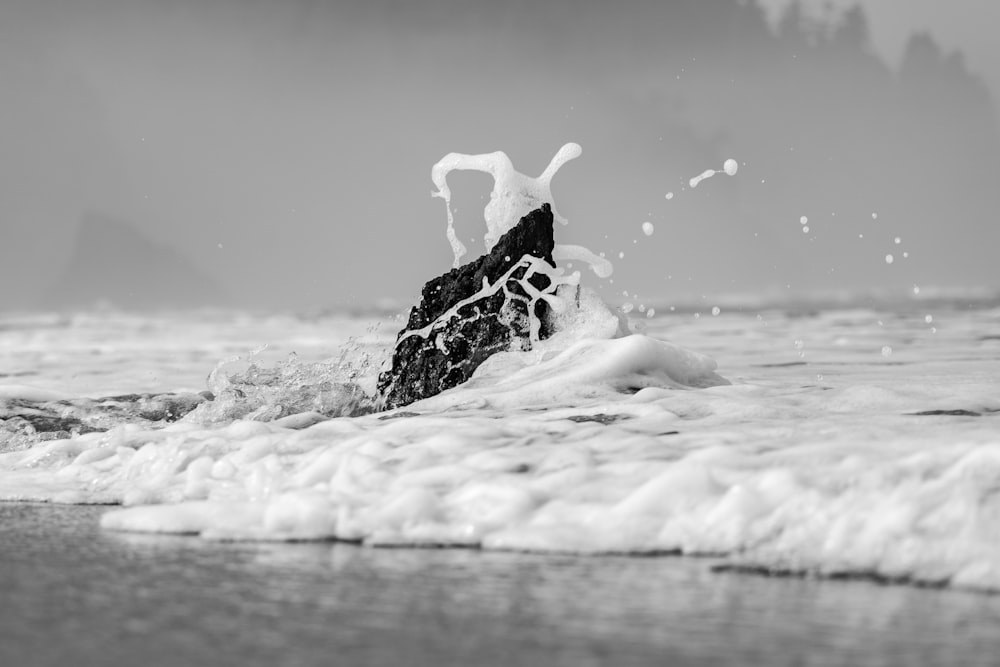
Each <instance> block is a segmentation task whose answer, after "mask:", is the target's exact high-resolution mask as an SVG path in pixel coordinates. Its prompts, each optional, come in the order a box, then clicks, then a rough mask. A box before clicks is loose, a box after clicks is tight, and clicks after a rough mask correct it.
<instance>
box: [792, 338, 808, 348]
mask: <svg viewBox="0 0 1000 667" xmlns="http://www.w3.org/2000/svg"><path fill="white" fill-rule="evenodd" d="M805 346H806V342H805V341H804V340H802V339H801V338H798V339H796V340H795V349H796V350H801V349H802V348H804V347H805Z"/></svg>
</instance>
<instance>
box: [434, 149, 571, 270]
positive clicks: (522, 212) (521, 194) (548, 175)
mask: <svg viewBox="0 0 1000 667" xmlns="http://www.w3.org/2000/svg"><path fill="white" fill-rule="evenodd" d="M582 152H583V149H582V148H581V147H580V144H576V143H568V144H565V145H564V146H563V147H562V148H560V149H559V151H558V152H557V153H556V154H555V156H554V157H553V158H552V161H551V162H549V166H548V167H546V168H545V171H543V172H542V173H541V174H540V175H539V176H538V177H535V178H533V177H531V176H527V175H525V174H522V173H521V172H519V171H517V170H516V169H514V164H513V163H512V162H511V161H510V158H509V157H507V154H506V153H504V152H503V151H496V152H494V153H483V154H480V155H468V154H465V153H448V154H447V155H445V156H444V157H443V158H441V159H440V160H438V162H437V164H435V165H434V166H433V167H432V168H431V180H432V181H433V182H434V185H435V186H437V191H436V192H432V193H431V195H432V196H434V197H440V198H441V199H444V202H445V207H446V208H447V211H448V231H447V235H448V241H449V243H451V248H452V252H454V254H455V263H454V266H455V267H456V268H457V267H458V266H459V265H460V264H461V261H462V256H464V255H465V254H466V253H467V252H468V251H467V249H466V247H465V246H464V245H463V244H462V242H461V241H459V240H458V237H457V236H456V234H455V220H454V216H453V215H452V210H451V190H450V189H449V188H448V180H447V179H448V174H449V173H451V172H452V171H455V170H473V171H481V172H484V173H486V174H489V175H490V176H492V177H493V191H492V192H490V202H489V203H488V204H487V205H486V209H485V210H484V211H483V214H484V217H485V219H486V235H485V236H484V237H483V240H484V241H485V243H486V251H487V252H489V251H490V250H491V249H492V248H493V246H495V245H496V243H497V241H499V240H500V237H501V236H503V235H504V233H505V232H507V231H509V230H510V229H512V228H513V227H514V226H515V225H516V224H517V223H518V222H519V221H520V220H521V218H523V217H524V216H526V215H527V214H528V213H531V212H532V211H534V210H535V209H537V208H538V207H539V206H541V205H542V204H545V203H548V204H550V205H552V217H553V218H555V220H556V222H558V223H559V224H562V225H565V224H567V223H568V222H569V221H568V220H567V219H566V218H564V217H563V216H561V215H559V213H558V212H557V211H556V208H555V205H554V204H553V200H552V189H551V182H552V177H553V176H555V174H556V172H557V171H559V168H560V167H562V166H563V165H564V164H566V163H567V162H569V161H570V160H573V159H575V158H578V157H580V154H581V153H582Z"/></svg>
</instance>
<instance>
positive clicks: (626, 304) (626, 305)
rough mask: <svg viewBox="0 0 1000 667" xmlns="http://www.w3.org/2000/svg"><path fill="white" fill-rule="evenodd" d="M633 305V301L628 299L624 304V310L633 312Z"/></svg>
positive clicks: (624, 311)
mask: <svg viewBox="0 0 1000 667" xmlns="http://www.w3.org/2000/svg"><path fill="white" fill-rule="evenodd" d="M633 307H634V306H633V305H632V304H631V302H628V301H626V302H625V303H623V304H622V312H623V313H631V312H632V308H633Z"/></svg>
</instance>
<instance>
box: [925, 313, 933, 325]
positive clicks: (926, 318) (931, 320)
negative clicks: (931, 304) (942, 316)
mask: <svg viewBox="0 0 1000 667" xmlns="http://www.w3.org/2000/svg"><path fill="white" fill-rule="evenodd" d="M933 321H934V316H933V315H924V322H926V323H927V324H930V323H931V322H933Z"/></svg>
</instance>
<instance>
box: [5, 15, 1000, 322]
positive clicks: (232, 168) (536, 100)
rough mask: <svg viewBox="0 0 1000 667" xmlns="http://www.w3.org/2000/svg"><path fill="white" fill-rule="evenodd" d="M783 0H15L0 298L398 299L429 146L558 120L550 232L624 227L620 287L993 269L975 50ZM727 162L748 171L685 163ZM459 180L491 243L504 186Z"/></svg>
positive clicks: (986, 146)
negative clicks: (648, 227) (895, 41)
mask: <svg viewBox="0 0 1000 667" xmlns="http://www.w3.org/2000/svg"><path fill="white" fill-rule="evenodd" d="M771 4H773V3H771ZM960 4H961V3H954V6H955V9H954V11H955V12H960V11H962V10H961V9H960ZM903 7H905V5H903ZM900 11H905V9H901V10H900ZM781 12H782V13H781V14H780V15H777V16H774V15H773V14H769V13H768V12H765V10H764V9H763V8H762V7H760V6H759V5H758V4H755V3H754V2H736V1H731V0H701V1H699V2H676V3H660V2H625V3H616V4H611V3H599V2H590V3H582V2H573V1H571V0H556V1H551V2H530V1H528V0H522V1H520V2H506V3H490V2H479V3H468V2H466V3H462V2H458V1H457V0H455V1H452V0H434V1H431V2H420V3H416V2H404V1H403V0H374V1H372V0H369V1H367V2H322V1H319V0H294V1H290V2H283V3H267V2H262V1H257V2H237V1H236V0H231V1H230V0H219V1H214V2H199V1H196V0H189V1H179V2H178V1H169V2H168V1H165V0H164V1H154V0H136V1H133V2H111V1H88V2H69V1H67V2H61V3H60V2H51V1H48V0H43V1H41V2H21V1H14V2H6V3H4V4H3V6H2V9H0V91H2V92H0V94H2V96H3V104H2V105H0V283H2V284H3V285H4V289H3V290H0V309H9V308H34V307H40V308H44V307H54V306H59V307H66V306H89V305H92V304H93V303H94V302H95V301H97V300H99V299H101V298H106V299H109V300H111V301H112V302H118V301H121V298H120V296H119V295H120V294H124V293H125V292H127V293H128V294H129V295H131V296H130V297H129V299H130V300H129V301H128V303H119V305H126V306H129V307H137V306H142V305H148V306H150V307H157V306H159V305H196V304H199V303H217V304H220V305H236V306H242V307H256V308H282V309H294V310H302V309H316V308H325V307H331V306H344V305H351V306H364V305H367V304H371V303H374V302H376V301H377V300H379V299H382V298H391V299H395V300H398V301H399V302H401V303H403V302H406V301H408V300H411V299H413V298H415V296H416V295H417V294H418V293H419V289H420V286H421V285H422V284H423V282H424V281H425V280H426V279H428V278H430V277H432V276H434V275H437V274H439V273H441V272H443V271H445V270H447V269H448V268H449V267H450V265H451V251H450V247H449V245H448V242H447V240H446V239H445V234H444V230H445V211H444V206H443V203H442V202H441V200H440V199H434V198H432V197H431V196H430V192H431V189H432V184H431V181H430V168H431V165H432V164H434V162H436V161H437V160H438V159H439V158H440V157H442V156H443V155H444V154H446V153H448V152H451V151H460V152H467V153H474V152H487V151H494V150H503V151H505V152H507V153H508V154H509V155H510V157H511V159H512V160H513V162H514V164H515V166H516V167H517V168H518V169H520V170H521V171H524V172H526V173H538V172H540V171H541V170H542V169H543V168H544V167H545V165H546V164H547V163H548V161H549V159H550V158H551V156H552V155H553V154H554V153H555V151H556V150H557V149H558V148H559V147H560V146H561V145H562V144H563V143H565V142H567V141H576V142H578V143H580V144H581V145H582V146H583V149H584V151H583V156H582V157H581V158H580V159H579V160H576V161H574V162H571V163H569V164H567V165H566V166H565V167H564V168H563V169H562V170H561V171H560V173H559V174H558V176H557V177H556V179H555V181H554V183H553V191H554V195H555V197H556V199H557V202H558V207H559V210H560V212H561V213H562V214H564V215H565V216H566V217H567V218H569V220H570V225H569V226H568V227H564V228H558V229H557V230H556V233H557V242H566V243H579V244H583V245H586V246H588V247H590V248H591V249H593V250H594V251H597V252H606V253H607V254H608V256H609V257H611V258H617V257H618V254H619V253H620V252H621V253H624V258H623V259H621V260H617V261H616V270H615V274H614V276H613V279H614V282H613V284H612V283H607V282H601V281H598V280H596V278H594V277H593V276H591V277H590V280H591V284H592V285H594V286H599V287H600V289H601V290H602V293H603V294H604V295H606V296H607V298H609V300H614V299H616V298H618V299H621V298H623V297H622V292H623V291H626V292H628V293H629V294H630V296H632V295H634V297H635V300H637V301H642V300H647V301H650V302H654V301H655V302H662V301H664V300H670V299H676V300H678V301H693V300H696V299H699V298H701V296H702V295H706V298H710V297H711V296H712V295H718V294H724V293H734V292H737V293H748V294H773V295H776V296H778V297H781V296H788V295H794V294H806V293H814V292H816V291H850V292H870V291H884V292H888V293H893V294H896V293H898V294H911V293H912V291H913V287H914V286H918V287H924V288H930V287H934V286H945V287H947V286H958V287H982V288H1000V271H998V270H997V268H996V261H997V260H996V258H995V253H996V251H995V249H996V248H997V247H998V246H1000V226H998V225H997V215H996V211H997V210H998V205H1000V189H998V188H997V187H996V180H997V179H996V175H995V173H994V169H995V167H994V166H993V163H994V161H995V156H996V155H997V154H998V151H1000V135H998V123H997V114H996V108H995V106H994V105H993V101H992V97H991V95H990V92H989V91H988V89H987V87H986V84H985V83H984V79H983V78H980V76H981V75H982V76H986V74H983V73H982V72H973V71H970V69H969V66H967V65H966V63H965V60H964V59H963V56H962V54H961V53H958V52H955V51H951V50H945V49H942V47H941V46H940V45H939V44H938V42H937V41H936V39H935V37H934V36H932V35H929V34H926V33H922V32H920V33H915V34H910V35H908V36H907V37H906V39H905V42H904V46H903V50H902V52H901V53H900V56H899V58H898V62H893V63H889V59H887V58H886V57H885V56H884V54H883V53H880V51H879V49H877V48H875V46H874V45H873V42H872V36H871V34H870V28H869V22H868V17H867V15H866V14H865V13H864V11H863V10H861V9H847V10H837V11H835V12H830V13H827V14H825V15H824V16H823V18H821V19H817V18H816V17H815V15H812V14H807V13H806V12H804V11H802V10H801V8H800V7H799V5H798V4H794V3H793V4H790V5H787V6H786V7H785V8H783V9H782V10H781ZM769 17H770V19H771V20H769ZM880 20H881V21H885V20H886V19H885V16H884V11H883V12H882V15H881V18H880ZM967 20H969V21H974V20H975V18H974V17H970V18H969V19H967ZM987 74H988V75H990V76H992V75H993V73H992V72H991V73H987ZM727 158H734V159H736V160H737V161H738V162H739V165H740V169H739V171H738V173H737V174H736V175H735V176H732V177H730V176H725V175H720V176H716V177H714V178H712V179H708V180H706V181H704V182H702V183H701V184H700V185H699V186H698V187H697V188H696V189H691V188H689V187H688V186H687V183H688V179H689V178H691V177H692V176H695V175H697V174H699V173H701V172H702V171H703V170H705V169H708V168H714V169H721V167H722V164H723V162H724V161H725V160H726V159H727ZM450 182H451V185H452V190H453V192H454V193H455V199H454V203H455V207H456V222H457V226H458V231H459V235H460V236H461V237H462V239H463V241H466V242H467V244H468V245H469V246H470V249H471V250H472V251H473V252H477V251H481V250H482V247H483V246H482V240H481V239H482V235H483V232H484V231H485V225H484V224H483V223H482V206H483V205H484V203H485V199H486V198H487V197H488V193H489V191H490V181H489V179H488V178H487V177H485V176H483V175H478V174H455V175H453V176H452V177H451V179H450ZM668 192H672V193H673V195H674V196H673V198H672V199H669V200H668V199H667V198H666V196H665V195H666V194H667V193H668ZM873 214H874V215H873ZM803 216H805V217H806V218H807V220H808V222H807V224H806V225H803V224H801V218H802V217H803ZM87 220H91V221H93V220H115V221H117V222H115V223H114V224H115V225H126V226H128V227H129V228H131V229H134V231H135V232H136V234H137V235H138V236H139V238H140V241H137V242H136V243H135V244H131V245H129V244H127V243H123V244H118V245H112V244H109V243H105V244H100V243H99V244H96V245H98V246H101V247H104V248H106V249H107V250H106V252H100V251H95V250H94V247H95V243H93V239H87V238H81V235H82V236H84V237H87V236H89V235H91V234H92V230H93V229H95V228H98V229H103V230H105V233H106V232H107V229H112V228H113V226H112V227H108V226H107V225H96V226H95V225H93V224H89V225H88V224H85V221H87ZM645 221H651V222H652V223H653V224H654V225H655V228H656V231H655V233H654V234H653V235H652V236H649V237H647V236H646V235H645V234H643V232H642V228H641V226H642V223H643V222H645ZM806 226H807V227H808V228H809V231H808V232H804V231H803V227H806ZM88 230H91V231H88ZM897 237H898V238H899V242H898V243H897V242H896V238H897ZM156 247H161V248H162V249H164V252H163V255H162V256H158V258H157V259H155V260H154V259H152V258H151V259H149V260H148V261H146V260H142V261H138V262H137V261H135V258H134V257H126V255H130V254H131V253H132V252H133V251H134V252H136V253H146V252H155V251H154V250H150V248H156ZM904 253H905V254H904ZM889 254H891V255H893V261H892V263H891V264H890V263H887V261H886V256H887V255H889ZM142 256H145V255H142ZM164 258H166V259H164ZM170 258H176V261H175V262H174V263H173V264H169V262H170V261H172V260H170ZM164 261H167V262H168V265H171V266H176V267H177V271H178V272H179V273H183V274H184V277H181V276H179V275H178V276H176V277H171V275H170V272H169V271H167V270H164V269H163V266H164V264H163V262H164ZM154 264H155V266H156V270H145V269H144V267H148V266H151V265H154ZM194 276H201V277H203V280H202V279H201V278H199V279H198V280H194V279H193V277H194ZM171 281H176V283H175V287H176V289H165V288H164V282H171ZM91 283H92V284H94V285H99V286H101V287H100V290H104V291H105V292H106V293H101V294H100V296H98V293H97V292H94V291H89V292H88V289H87V288H86V285H89V284H91ZM122 283H125V284H127V285H128V289H127V290H125V291H122V290H119V289H116V287H115V285H116V284H122ZM70 285H73V286H74V287H75V288H76V289H74V290H70V289H69V286H70ZM81 285H82V286H81Z"/></svg>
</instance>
